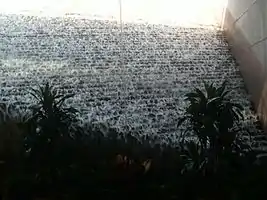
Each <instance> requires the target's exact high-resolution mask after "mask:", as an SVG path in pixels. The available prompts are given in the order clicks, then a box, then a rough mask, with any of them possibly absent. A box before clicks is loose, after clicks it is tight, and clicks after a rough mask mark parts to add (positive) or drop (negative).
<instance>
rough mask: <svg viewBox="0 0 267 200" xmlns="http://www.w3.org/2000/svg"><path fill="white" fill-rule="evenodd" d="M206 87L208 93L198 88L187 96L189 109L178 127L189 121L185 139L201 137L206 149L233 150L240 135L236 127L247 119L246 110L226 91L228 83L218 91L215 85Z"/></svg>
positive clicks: (202, 145)
mask: <svg viewBox="0 0 267 200" xmlns="http://www.w3.org/2000/svg"><path fill="white" fill-rule="evenodd" d="M204 85H205V90H204V91H201V90H200V89H198V88H196V89H195V90H194V91H193V92H190V93H188V94H186V99H185V100H186V101H189V106H188V107H187V108H186V112H185V116H184V117H183V118H181V119H180V121H179V123H178V126H179V125H181V124H182V123H184V122H185V121H187V122H189V124H188V127H187V128H188V129H187V131H186V132H185V133H184V135H183V137H186V136H187V135H186V134H188V133H192V134H193V135H195V136H197V139H198V141H199V143H200V145H201V148H202V149H207V148H214V149H215V148H228V147H231V145H233V143H234V141H235V139H236V134H237V132H236V130H234V129H233V128H234V126H235V125H237V123H238V122H239V120H241V119H243V114H242V110H243V108H242V106H241V105H239V104H237V103H233V102H232V101H231V99H230V98H228V96H227V95H228V94H229V92H230V91H229V90H226V82H224V83H223V84H222V85H221V86H220V87H218V88H217V87H215V86H213V84H210V85H208V84H207V83H205V84H204Z"/></svg>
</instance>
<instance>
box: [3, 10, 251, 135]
mask: <svg viewBox="0 0 267 200" xmlns="http://www.w3.org/2000/svg"><path fill="white" fill-rule="evenodd" d="M119 36H121V37H119ZM225 79H226V80H228V81H229V87H230V88H231V89H233V92H232V97H233V100H234V101H236V102H240V103H241V104H242V105H244V106H245V111H244V112H245V115H246V119H247V120H246V121H245V122H244V124H243V125H244V126H248V127H251V128H253V127H254V125H253V121H254V120H253V115H252V113H251V110H250V102H249V100H248V96H247V94H246V91H245V89H244V83H243V80H242V78H241V76H240V74H239V72H238V68H237V66H236V63H235V61H234V59H233V57H232V56H231V54H230V53H229V50H228V45H227V43H226V42H225V38H224V37H223V34H222V32H221V31H219V30H217V29H216V28H213V29H211V28H201V27H199V28H179V27H171V26H165V25H148V24H130V23H126V24H124V29H123V33H122V34H121V32H120V26H119V25H118V23H117V22H116V21H113V22H112V21H98V20H89V19H77V18H76V19H75V18H38V17H26V16H22V15H19V16H18V15H0V84H1V87H0V88H1V90H0V100H1V101H6V102H12V103H15V104H18V102H23V105H21V104H18V106H19V107H23V106H27V105H28V103H30V102H32V100H33V99H32V98H31V97H30V95H29V93H28V91H27V90H28V88H29V87H30V86H32V87H35V86H36V84H37V83H39V84H40V83H43V82H45V81H47V80H51V81H52V82H53V84H54V85H55V86H56V87H58V88H60V89H62V90H64V91H65V93H75V94H76V95H75V98H74V99H73V100H71V101H70V102H69V103H71V104H72V105H74V106H75V107H76V108H78V109H79V110H80V111H81V118H82V119H83V120H84V121H90V120H93V119H94V120H99V121H107V122H108V123H110V124H111V125H112V126H115V127H118V128H120V129H123V130H125V129H128V128H131V129H135V130H142V131H143V132H144V133H147V134H153V133H163V134H164V133H168V134H169V135H172V134H176V133H177V130H176V128H175V127H176V124H177V120H178V117H180V116H181V114H182V112H183V111H184V108H185V102H184V94H185V93H186V92H188V91H190V90H191V89H193V87H199V86H202V85H203V81H208V82H214V83H215V84H219V83H221V82H222V81H223V80H225ZM250 119H252V120H250Z"/></svg>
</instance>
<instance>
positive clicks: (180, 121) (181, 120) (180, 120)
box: [177, 117, 188, 127]
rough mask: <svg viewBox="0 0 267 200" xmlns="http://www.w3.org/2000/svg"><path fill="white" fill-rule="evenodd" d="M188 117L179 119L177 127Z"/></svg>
mask: <svg viewBox="0 0 267 200" xmlns="http://www.w3.org/2000/svg"><path fill="white" fill-rule="evenodd" d="M187 119H188V117H183V118H181V119H179V121H178V124H177V127H179V126H181V125H182V124H183V123H184V122H185V121H186V120H187Z"/></svg>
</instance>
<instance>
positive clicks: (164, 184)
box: [0, 83, 267, 200]
mask: <svg viewBox="0 0 267 200" xmlns="http://www.w3.org/2000/svg"><path fill="white" fill-rule="evenodd" d="M30 93H31V94H32V96H33V97H34V99H35V105H33V106H32V107H31V110H30V111H27V112H24V113H23V114H21V113H20V112H18V111H17V110H16V108H15V107H12V106H8V105H6V104H1V105H0V137H1V140H0V173H1V174H0V175H1V179H0V187H1V190H0V192H1V194H2V196H3V197H5V198H6V199H37V198H45V199H85V198H90V199H99V198H102V197H103V198H107V197H108V198H111V199H125V198H127V199H136V198H152V199H190V200H191V199H252V198H253V199H261V195H262V194H264V192H265V188H264V186H265V184H266V183H265V182H266V180H267V179H265V178H267V170H266V169H267V168H266V163H267V162H266V161H265V160H266V159H265V157H264V156H261V157H260V156H259V155H258V154H257V153H256V152H255V151H254V150H253V149H252V148H251V147H250V146H249V143H247V142H246V140H244V137H245V136H244V134H243V132H242V131H241V130H239V129H238V126H239V122H240V121H242V120H243V115H242V107H241V106H240V105H238V104H236V103H233V102H232V101H231V99H230V98H229V97H228V93H229V90H227V89H226V83H223V84H222V85H221V86H220V87H215V86H214V85H212V84H210V85H209V84H206V83H205V88H204V90H203V91H202V90H200V89H195V90H194V91H192V92H190V93H188V94H187V95H186V101H188V103H189V104H188V107H187V109H186V111H185V114H184V117H183V118H181V119H180V120H179V123H178V125H179V126H180V125H182V124H183V125H184V126H185V127H186V131H185V132H184V133H182V134H181V135H182V137H181V141H180V142H179V143H178V144H177V145H173V144H172V145H169V144H161V143H159V142H158V141H154V140H152V139H151V138H149V137H147V136H138V137H137V136H136V134H135V133H131V132H129V133H119V132H118V131H116V130H115V129H112V128H109V127H107V126H106V125H104V124H99V125H98V126H93V125H91V124H87V125H81V123H79V120H78V118H77V114H78V111H77V110H76V109H74V108H72V107H70V106H68V105H67V104H66V100H68V99H69V98H72V97H73V95H63V92H60V91H58V90H56V89H54V88H53V87H52V86H50V85H49V84H48V83H47V84H45V85H44V86H39V88H38V89H31V90H30ZM229 183H231V185H229Z"/></svg>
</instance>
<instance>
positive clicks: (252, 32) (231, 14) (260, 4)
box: [224, 0, 267, 127]
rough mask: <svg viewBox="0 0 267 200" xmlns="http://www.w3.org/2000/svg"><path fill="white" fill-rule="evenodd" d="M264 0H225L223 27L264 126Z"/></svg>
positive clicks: (266, 21) (266, 78) (266, 44)
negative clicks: (227, 0)
mask: <svg viewBox="0 0 267 200" xmlns="http://www.w3.org/2000/svg"><path fill="white" fill-rule="evenodd" d="M266 10H267V1H265V0H229V3H228V9H227V12H226V20H225V25H224V27H225V29H226V34H227V37H228V41H229V42H230V43H231V45H232V47H233V48H232V49H233V52H234V55H235V56H236V58H237V61H238V62H239V63H240V65H241V72H242V74H243V76H244V80H245V82H246V85H247V88H248V90H249V92H250V93H251V95H252V100H253V102H254V104H255V109H256V110H257V113H258V115H259V116H260V117H261V119H262V121H263V122H264V124H265V126H266V127H267V87H266V81H267V76H266V75H267V71H266V70H267V12H266Z"/></svg>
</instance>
